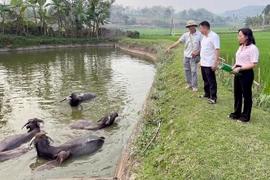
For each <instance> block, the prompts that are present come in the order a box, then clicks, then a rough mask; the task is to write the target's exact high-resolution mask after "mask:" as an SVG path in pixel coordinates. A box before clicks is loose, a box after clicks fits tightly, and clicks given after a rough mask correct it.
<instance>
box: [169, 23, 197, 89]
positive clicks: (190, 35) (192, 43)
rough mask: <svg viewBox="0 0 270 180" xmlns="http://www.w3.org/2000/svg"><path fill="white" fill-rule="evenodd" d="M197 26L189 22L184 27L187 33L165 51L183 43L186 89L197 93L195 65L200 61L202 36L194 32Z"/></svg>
mask: <svg viewBox="0 0 270 180" xmlns="http://www.w3.org/2000/svg"><path fill="white" fill-rule="evenodd" d="M197 26H198V25H197V23H196V22H195V21H194V20H189V21H188V22H187V25H186V28H188V29H189V32H186V33H184V34H183V35H182V36H181V37H180V38H179V40H178V41H176V42H175V43H174V44H173V45H171V46H170V47H169V48H168V49H167V50H166V53H169V52H170V50H171V49H172V48H175V47H177V46H178V45H179V44H181V43H185V50H184V68H185V74H186V82H187V86H186V89H191V88H192V90H193V91H194V92H196V91H198V75H197V74H198V73H197V63H198V61H199V60H200V57H199V55H200V48H201V40H202V34H201V33H200V32H199V31H196V27H197Z"/></svg>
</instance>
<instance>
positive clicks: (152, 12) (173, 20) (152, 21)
mask: <svg viewBox="0 0 270 180" xmlns="http://www.w3.org/2000/svg"><path fill="white" fill-rule="evenodd" d="M190 19H193V20H196V21H197V22H200V21H204V20H207V21H209V22H211V24H212V25H214V26H220V27H224V26H232V25H234V24H235V23H239V22H236V20H237V19H235V18H233V17H226V18H224V17H220V16H218V15H216V14H214V13H212V12H210V11H207V10H206V9H204V8H200V9H196V10H194V9H189V10H183V11H180V12H177V11H176V10H175V9H174V8H173V7H172V6H169V7H163V6H153V7H151V8H147V7H146V8H133V7H129V6H128V7H125V6H122V5H112V6H111V17H110V21H111V23H112V24H118V25H138V26H140V25H144V26H155V27H165V28H169V27H171V26H172V25H174V26H184V25H185V24H186V21H187V20H190Z"/></svg>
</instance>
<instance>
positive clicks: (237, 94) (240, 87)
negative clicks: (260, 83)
mask: <svg viewBox="0 0 270 180" xmlns="http://www.w3.org/2000/svg"><path fill="white" fill-rule="evenodd" d="M240 73H241V74H242V75H240V76H235V77H234V112H233V113H232V114H233V115H234V116H235V117H236V118H240V120H241V121H249V120H250V114H251V108H252V83H253V80H254V72H253V69H250V70H246V71H241V72H240ZM243 98H244V109H243V112H242V101H243Z"/></svg>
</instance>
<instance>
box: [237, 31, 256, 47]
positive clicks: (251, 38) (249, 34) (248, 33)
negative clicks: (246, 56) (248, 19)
mask: <svg viewBox="0 0 270 180" xmlns="http://www.w3.org/2000/svg"><path fill="white" fill-rule="evenodd" d="M240 31H241V32H242V33H243V34H244V35H245V36H246V37H247V38H248V39H247V44H246V46H249V45H251V44H254V45H255V44H256V43H255V38H254V36H253V32H252V30H251V29H249V28H242V29H239V30H238V33H239V32H240ZM240 45H242V44H240Z"/></svg>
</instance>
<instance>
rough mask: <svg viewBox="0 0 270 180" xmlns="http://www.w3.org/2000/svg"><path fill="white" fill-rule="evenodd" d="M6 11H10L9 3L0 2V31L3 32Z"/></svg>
mask: <svg viewBox="0 0 270 180" xmlns="http://www.w3.org/2000/svg"><path fill="white" fill-rule="evenodd" d="M7 13H11V9H10V6H9V5H6V4H5V3H4V4H0V15H1V17H2V22H1V24H2V33H3V34H4V33H5V20H6V14H7Z"/></svg>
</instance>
